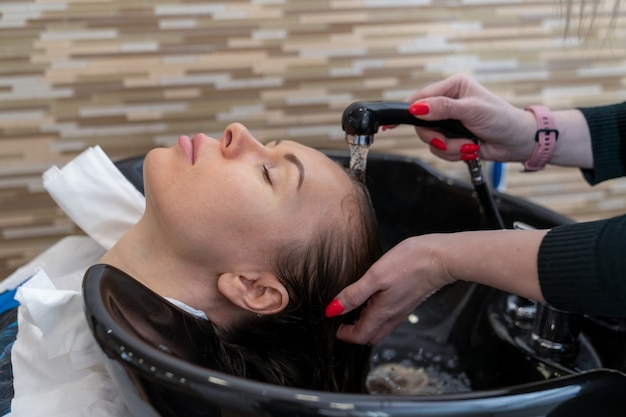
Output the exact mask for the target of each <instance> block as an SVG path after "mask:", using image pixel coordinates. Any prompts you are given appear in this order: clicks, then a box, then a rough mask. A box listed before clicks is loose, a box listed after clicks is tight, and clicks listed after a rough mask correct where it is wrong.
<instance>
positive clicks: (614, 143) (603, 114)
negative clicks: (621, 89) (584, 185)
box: [578, 103, 626, 184]
mask: <svg viewBox="0 0 626 417" xmlns="http://www.w3.org/2000/svg"><path fill="white" fill-rule="evenodd" d="M578 110H580V111H581V112H582V113H583V115H584V116H585V119H586V120H587V125H588V126H589V133H590V134H591V146H592V150H593V161H594V168H593V169H587V170H583V175H584V177H585V179H586V180H587V182H589V183H590V184H598V183H600V182H602V181H605V180H608V179H611V178H618V177H623V176H626V103H621V104H613V105H610V106H601V107H586V108H579V109H578Z"/></svg>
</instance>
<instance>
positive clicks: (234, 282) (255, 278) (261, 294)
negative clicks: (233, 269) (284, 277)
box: [217, 272, 289, 315]
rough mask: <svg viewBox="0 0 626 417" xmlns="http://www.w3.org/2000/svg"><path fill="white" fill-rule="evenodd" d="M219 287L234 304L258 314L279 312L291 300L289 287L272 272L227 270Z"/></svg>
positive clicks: (220, 280)
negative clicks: (235, 271)
mask: <svg viewBox="0 0 626 417" xmlns="http://www.w3.org/2000/svg"><path fill="white" fill-rule="evenodd" d="M217 288H218V290H219V291H220V293H222V295H223V296H225V297H226V298H228V299H229V300H230V301H231V302H232V303H233V304H235V305H237V306H239V307H240V308H243V309H245V310H248V311H251V312H253V313H256V314H262V315H269V314H276V313H279V312H281V311H282V310H283V309H284V308H285V307H286V306H287V303H288V302H289V294H288V293H287V289H286V288H285V286H284V285H283V284H282V283H281V282H280V281H279V280H278V278H277V277H276V276H275V275H274V274H273V273H271V272H246V273H230V272H225V273H222V274H221V275H220V276H219V277H218V279H217Z"/></svg>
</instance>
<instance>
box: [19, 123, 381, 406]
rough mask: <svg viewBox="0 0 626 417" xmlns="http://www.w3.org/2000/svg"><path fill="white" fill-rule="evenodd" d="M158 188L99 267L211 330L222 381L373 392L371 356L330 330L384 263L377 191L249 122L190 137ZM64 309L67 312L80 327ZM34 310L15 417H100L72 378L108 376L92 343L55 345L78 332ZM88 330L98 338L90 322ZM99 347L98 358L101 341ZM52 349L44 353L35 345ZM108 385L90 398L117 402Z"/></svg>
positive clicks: (149, 163)
mask: <svg viewBox="0 0 626 417" xmlns="http://www.w3.org/2000/svg"><path fill="white" fill-rule="evenodd" d="M144 185H145V211H144V212H143V214H142V216H141V218H140V219H139V221H138V222H137V223H136V224H135V225H133V226H132V227H131V228H130V229H129V230H128V231H127V232H126V233H124V234H123V236H122V237H121V238H120V239H119V240H118V241H117V242H116V243H115V244H114V246H113V247H112V248H110V249H109V250H108V251H106V253H104V254H103V255H102V256H101V258H100V260H99V262H101V263H105V264H109V265H112V266H114V267H116V268H118V269H120V270H122V271H124V272H126V273H127V274H129V275H130V276H132V277H133V278H135V279H137V280H138V281H139V282H141V283H143V284H144V285H145V286H147V287H148V288H150V289H152V290H153V291H155V292H156V293H158V294H159V295H161V296H163V297H165V298H167V299H170V300H172V301H173V302H175V303H178V304H180V305H182V306H183V307H185V308H187V309H189V310H191V311H194V312H195V313H196V314H198V315H200V316H205V317H206V318H207V319H208V320H210V322H211V323H212V325H213V327H214V329H215V335H216V338H217V340H216V341H215V344H216V346H217V348H216V349H217V350H218V351H220V353H221V354H220V355H219V357H218V358H215V359H216V361H217V362H218V364H217V366H219V368H220V370H222V371H225V372H230V373H233V374H235V375H238V376H242V377H249V378H254V379H259V380H262V381H266V382H270V383H275V384H283V385H289V386H296V387H303V388H310V389H318V390H333V391H344V392H359V391H362V390H363V389H364V388H363V387H364V378H365V375H366V372H367V362H368V359H369V349H368V348H364V347H362V346H357V345H352V344H348V343H344V342H341V341H337V340H336V338H335V332H336V330H337V328H338V326H339V324H340V323H339V321H327V320H324V307H325V305H326V304H327V303H328V302H329V301H330V300H331V299H332V297H333V295H334V294H336V293H337V292H338V291H339V290H340V289H341V288H343V287H344V286H345V285H346V284H348V283H349V282H352V281H354V280H356V278H358V277H359V276H360V275H362V274H363V273H364V272H365V270H366V269H367V267H369V265H371V264H372V263H373V261H374V260H375V259H376V258H377V257H378V255H379V246H378V245H379V243H378V238H377V234H376V222H375V217H374V213H373V209H372V206H371V202H370V201H369V195H368V193H367V190H366V188H365V187H364V185H362V184H361V183H359V182H358V181H356V180H354V179H353V178H351V177H350V176H349V175H348V173H347V172H346V171H345V170H344V169H343V168H342V167H340V166H339V165H338V164H336V163H335V162H334V161H332V160H331V159H329V158H328V157H326V156H325V155H324V154H322V153H321V152H318V151H316V150H313V149H311V148H309V147H306V146H303V145H301V144H298V143H295V142H290V141H275V142H272V143H270V144H268V145H262V144H261V143H259V142H258V141H257V140H256V139H255V138H254V137H253V136H252V135H251V134H250V132H249V131H248V130H247V129H246V128H245V127H244V126H243V125H241V124H238V123H235V124H231V125H229V126H228V127H227V128H226V129H225V131H224V133H223V135H222V137H221V138H220V139H219V140H214V139H211V138H208V137H207V136H205V135H202V134H198V135H196V136H194V137H193V139H192V138H189V137H187V136H182V137H181V138H180V139H179V141H178V144H177V145H176V146H173V147H171V148H159V149H154V150H152V151H150V152H149V153H148V154H147V156H146V158H145V161H144ZM36 278H37V277H36ZM37 279H39V278H37ZM59 281H62V279H61V280H59ZM26 287H27V288H24V289H22V288H20V289H19V290H18V297H17V299H18V300H24V299H25V298H26V299H27V298H28V291H31V292H34V290H33V289H32V288H28V283H27V284H26ZM48 287H49V284H47V283H46V284H43V285H40V286H39V287H37V288H35V290H37V291H41V290H42V289H45V288H48ZM72 289H73V290H75V289H76V288H72ZM55 294H56V293H55ZM75 295H76V294H75V293H70V294H69V295H67V297H68V298H71V297H74V296H75ZM34 297H35V298H36V295H35V296H34ZM63 300H64V301H61V302H59V303H58V306H56V307H57V308H58V309H61V310H62V311H63V313H62V314H63V316H71V315H72V314H69V313H67V311H68V310H67V309H68V308H69V307H68V303H66V301H65V298H63ZM20 310H21V312H20V314H21V315H20V318H21V319H22V321H20V322H19V326H20V330H19V334H18V338H17V341H16V343H15V347H14V351H13V358H14V368H15V365H16V364H17V365H18V366H17V367H18V368H20V367H22V368H24V367H29V366H32V369H30V368H29V369H30V370H31V371H32V372H34V373H39V377H38V378H37V380H36V381H28V383H22V382H20V380H19V378H18V376H17V373H16V378H15V388H16V399H17V401H13V404H12V406H16V405H17V406H18V409H19V410H18V411H19V412H16V410H15V407H14V410H13V411H14V414H12V415H22V414H23V415H26V414H27V412H28V410H29V408H28V407H29V406H30V404H33V403H36V402H37V401H39V400H41V401H44V402H45V404H46V407H47V408H49V410H48V411H47V412H48V414H47V415H54V412H53V411H52V410H53V409H54V407H55V405H56V403H62V402H66V403H65V404H60V405H59V414H60V415H61V414H62V413H61V410H62V411H67V410H70V409H71V410H76V409H77V410H79V415H83V414H84V415H96V414H94V405H93V404H94V401H90V402H89V401H86V400H85V399H84V397H81V396H80V395H76V394H75V393H71V392H66V391H64V390H63V389H62V388H63V384H64V382H65V381H76V380H78V381H83V380H84V381H86V382H85V383H84V384H83V382H80V383H81V384H83V385H82V386H83V387H84V386H91V385H90V382H89V381H90V380H91V379H92V378H93V377H94V374H97V373H98V372H103V369H102V368H101V364H100V363H96V362H95V360H94V359H93V358H91V357H90V359H89V360H87V359H85V358H86V357H87V356H86V354H85V353H84V351H85V347H84V345H86V344H87V343H88V342H87V341H84V342H81V343H78V345H79V346H77V347H76V346H74V345H72V346H70V347H65V348H59V347H57V346H50V345H51V343H49V342H50V340H55V341H57V338H55V337H54V334H55V332H60V333H61V335H64V334H67V333H66V331H65V330H63V331H59V330H58V326H57V325H56V323H53V324H50V323H49V322H50V321H53V320H51V319H50V318H49V317H42V318H39V319H38V318H37V317H36V316H37V315H38V314H39V313H38V305H37V303H36V302H33V303H29V304H26V305H22V306H20ZM47 313H48V312H46V314H47ZM68 319H69V317H68ZM74 319H75V320H76V321H77V323H76V326H82V327H81V329H87V327H86V323H85V320H84V317H81V319H80V320H77V319H76V318H75V317H74ZM44 322H45V323H44ZM40 323H43V324H41V325H39V324H40ZM22 324H24V327H22ZM60 325H61V324H59V326H60ZM46 326H47V327H46ZM86 331H88V330H86ZM41 333H43V334H44V337H43V338H38V337H37V335H38V334H41ZM48 336H49V337H48ZM83 336H84V335H81V336H80V337H83ZM89 336H91V335H89ZM40 339H41V340H40ZM58 339H63V336H61V337H59V338H58ZM58 341H59V342H60V343H62V344H63V343H68V344H70V343H69V342H67V340H58ZM89 343H91V344H89V349H93V348H94V346H95V345H94V344H93V343H94V342H93V340H91V338H89ZM39 345H41V346H44V347H41V348H37V347H33V346H39ZM46 345H47V346H46ZM33 349H40V350H39V351H38V352H39V353H37V355H38V356H43V355H47V359H46V360H43V361H40V363H38V364H37V365H36V366H35V365H29V364H30V363H31V362H33V361H32V359H33V357H32V355H31V356H29V355H28V354H27V353H24V352H25V351H28V350H33ZM50 352H54V354H51V353H50ZM37 355H35V356H37ZM55 355H56V356H55ZM62 355H65V356H68V357H70V360H69V361H68V364H69V365H67V366H66V368H67V367H70V366H74V364H75V363H76V357H77V356H78V357H81V358H83V359H82V362H89V363H88V364H87V365H85V367H83V368H81V370H80V372H73V371H71V370H70V371H66V370H65V369H63V367H59V366H55V365H56V363H55V361H56V362H58V361H59V360H60V359H57V357H59V358H60V357H62ZM29 359H31V360H30V362H29ZM46 361H47V362H46ZM42 362H44V363H42ZM48 362H49V363H50V366H48ZM59 368H61V369H59ZM42 369H43V370H42ZM46 369H49V370H50V372H48V373H46V371H45V370H46ZM98 377H99V378H100V380H99V382H98V383H97V384H94V386H96V388H94V390H92V391H89V390H87V389H85V390H84V391H85V392H86V394H85V395H87V396H91V397H92V398H95V399H98V400H99V401H100V402H102V403H107V401H109V400H110V402H114V401H117V399H116V395H115V392H116V391H115V388H114V387H111V385H110V381H108V382H107V381H106V377H103V376H102V375H99V376H98ZM59 387H60V388H59ZM81 389H82V388H81ZM59 391H60V392H59ZM100 393H101V394H102V395H100ZM60 398H63V400H60ZM44 402H42V404H43V403H44ZM67 402H69V404H67ZM51 404H53V405H51ZM98 407H100V408H98ZM95 409H97V410H99V411H98V412H104V413H105V415H115V414H116V413H117V414H118V415H119V413H120V412H121V411H120V406H119V405H115V406H114V407H112V406H111V404H110V403H107V404H104V405H102V406H96V407H95ZM103 410H104V411H103Z"/></svg>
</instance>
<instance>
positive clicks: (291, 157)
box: [274, 139, 304, 190]
mask: <svg viewBox="0 0 626 417" xmlns="http://www.w3.org/2000/svg"><path fill="white" fill-rule="evenodd" d="M275 142H276V144H275V145H274V146H278V144H279V143H280V142H282V139H277V140H276V141H275ZM283 158H285V159H286V160H287V161H288V162H291V163H292V164H294V165H295V166H296V168H298V175H299V178H298V187H297V189H298V190H300V187H302V183H303V182H304V165H302V161H300V159H299V158H298V157H297V156H295V155H294V154H292V153H286V154H284V155H283Z"/></svg>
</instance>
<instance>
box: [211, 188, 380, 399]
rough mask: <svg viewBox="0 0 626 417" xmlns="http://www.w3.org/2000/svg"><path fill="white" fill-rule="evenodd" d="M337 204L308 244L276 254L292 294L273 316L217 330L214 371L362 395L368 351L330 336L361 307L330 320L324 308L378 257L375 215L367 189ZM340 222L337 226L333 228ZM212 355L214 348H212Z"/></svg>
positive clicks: (278, 268)
mask: <svg viewBox="0 0 626 417" xmlns="http://www.w3.org/2000/svg"><path fill="white" fill-rule="evenodd" d="M353 184H354V192H353V193H350V194H349V195H348V196H346V197H345V199H344V200H343V202H342V212H343V215H344V216H343V218H341V219H338V220H335V221H330V222H327V223H328V224H326V225H320V228H319V230H318V231H317V232H316V235H315V236H314V237H313V238H312V239H309V240H307V242H291V243H289V244H287V245H284V246H283V247H281V248H278V250H276V254H275V256H274V259H273V265H274V266H273V267H274V273H275V274H276V276H277V277H278V279H279V280H280V281H281V282H282V283H283V285H285V287H286V288H287V291H288V293H289V303H288V305H287V307H286V308H285V309H284V310H283V311H281V312H280V313H278V314H275V315H268V316H263V317H251V318H249V319H246V320H242V321H241V322H240V323H238V324H237V325H236V326H233V328H229V329H228V330H223V329H218V330H217V334H218V335H219V338H218V339H219V346H214V348H217V351H214V352H213V357H214V358H215V357H216V356H217V359H216V360H217V363H215V364H213V366H214V367H215V366H217V367H218V368H220V369H219V370H221V371H225V372H228V373H230V374H234V375H237V376H241V377H245V378H250V379H254V380H258V381H264V382H269V383H272V384H279V385H283V386H292V387H299V388H306V389H314V390H323V391H333V392H365V378H366V376H367V372H368V369H369V359H370V355H371V347H369V346H362V345H355V344H350V343H346V342H342V341H340V340H339V339H337V338H336V337H335V334H336V331H337V329H338V327H339V325H340V324H341V323H342V322H346V321H351V320H354V318H355V317H356V316H357V315H358V313H359V309H357V310H355V311H353V312H351V314H347V315H344V316H340V317H337V318H332V319H327V318H325V316H324V310H325V307H326V305H327V304H328V303H329V302H331V301H332V300H333V298H334V297H335V296H336V295H337V293H339V291H340V290H341V289H343V288H344V287H345V286H347V285H349V284H350V283H352V282H354V281H356V280H357V279H359V278H360V277H361V276H362V275H363V274H364V273H365V272H366V270H367V269H368V268H369V267H370V266H371V264H372V263H374V262H375V261H376V260H377V259H378V257H379V256H380V254H381V248H380V241H379V237H378V228H377V222H376V216H375V213H374V209H373V206H372V203H371V200H370V197H369V193H368V190H367V188H366V186H365V185H364V184H362V183H360V182H359V181H358V180H356V179H353ZM338 223H339V224H338ZM212 350H213V349H212Z"/></svg>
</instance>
